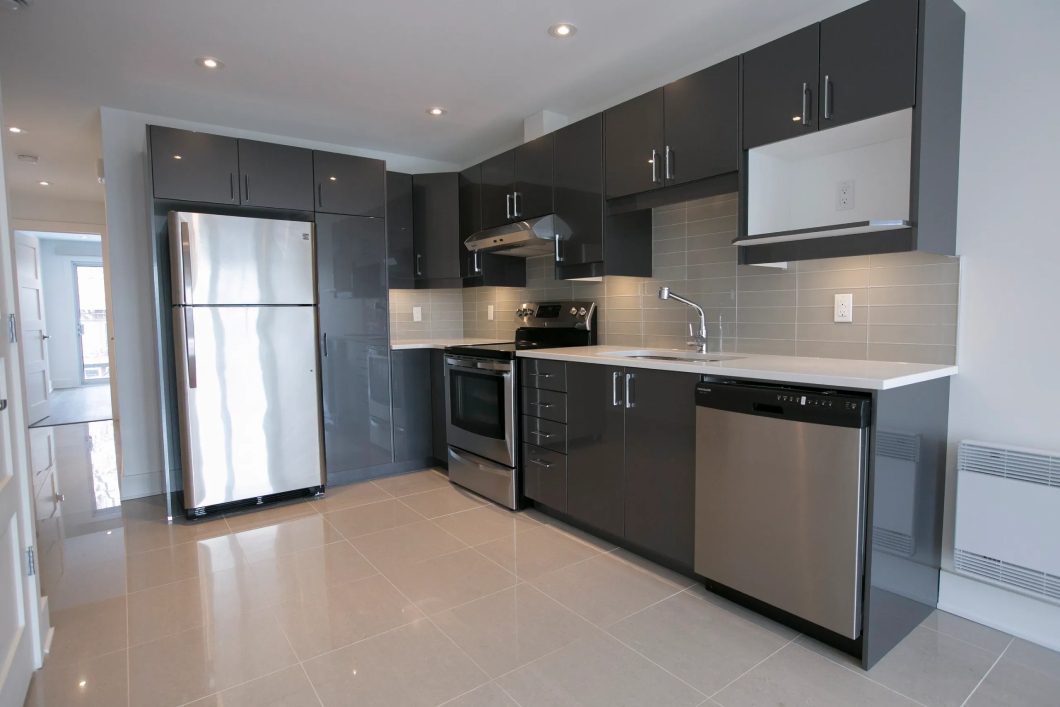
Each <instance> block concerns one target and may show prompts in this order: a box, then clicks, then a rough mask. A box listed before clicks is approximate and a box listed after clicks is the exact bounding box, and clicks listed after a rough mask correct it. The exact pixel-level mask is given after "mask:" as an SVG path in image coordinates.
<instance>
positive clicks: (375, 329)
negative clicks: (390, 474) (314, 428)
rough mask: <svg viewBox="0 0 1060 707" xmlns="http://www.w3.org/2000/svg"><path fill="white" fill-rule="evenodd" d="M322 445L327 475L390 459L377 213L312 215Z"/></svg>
mask: <svg viewBox="0 0 1060 707" xmlns="http://www.w3.org/2000/svg"><path fill="white" fill-rule="evenodd" d="M316 238H317V290H318V295H319V299H320V308H319V317H320V336H321V341H320V352H321V385H322V386H323V399H324V450H325V460H326V463H327V468H328V475H329V477H333V476H334V475H336V474H341V473H343V472H348V471H352V470H355V469H361V468H365V467H371V466H377V465H380V464H386V463H389V462H390V461H392V459H393V454H392V441H391V407H390V406H391V398H390V338H389V335H388V292H387V273H386V232H385V227H384V222H383V219H378V218H365V217H360V216H343V215H335V214H318V215H317V218H316Z"/></svg>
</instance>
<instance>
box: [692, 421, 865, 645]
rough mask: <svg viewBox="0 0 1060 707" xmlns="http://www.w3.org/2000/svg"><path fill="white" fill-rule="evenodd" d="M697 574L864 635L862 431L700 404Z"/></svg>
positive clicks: (816, 620)
mask: <svg viewBox="0 0 1060 707" xmlns="http://www.w3.org/2000/svg"><path fill="white" fill-rule="evenodd" d="M696 432H697V437H696V536H695V570H696V572H697V573H699V574H701V575H703V576H704V577H707V578H708V579H711V580H714V581H716V582H719V583H721V584H724V585H726V586H728V587H731V588H732V589H735V590H737V591H740V592H743V593H744V594H747V595H749V596H752V597H754V598H756V599H759V600H761V601H764V602H766V603H767V604H771V605H773V606H775V607H778V608H780V609H783V610H784V611H787V612H789V613H792V614H795V615H796V616H799V617H802V618H804V619H807V620H809V621H812V622H814V623H816V624H818V625H820V626H823V627H825V628H828V629H830V630H832V631H834V632H836V633H838V634H841V635H843V636H846V637H848V638H856V637H857V636H858V635H860V627H861V595H862V587H861V563H862V552H863V549H862V533H863V529H862V526H863V521H862V513H863V509H862V496H863V485H864V469H865V464H864V460H865V443H866V442H865V439H866V430H865V429H864V428H860V429H859V428H849V427H838V426H831V425H824V424H816V423H808V422H798V421H791V420H783V419H776V418H772V417H764V416H758V415H751V414H744V413H737V412H731V411H723V410H717V409H713V408H708V407H698V408H697V411H696Z"/></svg>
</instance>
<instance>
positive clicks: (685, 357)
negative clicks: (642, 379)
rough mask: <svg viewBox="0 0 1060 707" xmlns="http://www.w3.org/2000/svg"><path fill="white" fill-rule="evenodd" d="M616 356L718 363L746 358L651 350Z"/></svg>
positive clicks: (650, 359) (622, 353) (718, 354)
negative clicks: (655, 351) (653, 351)
mask: <svg viewBox="0 0 1060 707" xmlns="http://www.w3.org/2000/svg"><path fill="white" fill-rule="evenodd" d="M612 355H614V356H621V357H622V358H636V359H644V360H649V361H687V362H689V363H717V362H718V361H732V360H735V359H740V358H745V357H744V356H733V355H731V354H722V353H715V354H710V353H707V354H701V353H693V352H691V351H690V352H688V353H684V352H683V351H675V352H673V353H652V352H649V351H619V352H617V353H615V354H612Z"/></svg>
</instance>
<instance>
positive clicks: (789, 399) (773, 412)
mask: <svg viewBox="0 0 1060 707" xmlns="http://www.w3.org/2000/svg"><path fill="white" fill-rule="evenodd" d="M696 404H697V405H700V406H703V407H712V408H716V409H719V410H729V411H731V412H743V413H747V414H750V415H762V416H765V417H776V418H781V419H790V420H798V421H802V422H817V423H820V424H824V425H839V426H842V427H867V426H868V424H869V419H870V413H871V410H872V399H871V397H870V396H869V395H859V394H857V393H849V392H839V391H835V390H827V389H821V388H796V387H788V386H770V385H758V384H754V383H742V382H733V381H703V382H701V383H699V384H698V385H697V386H696Z"/></svg>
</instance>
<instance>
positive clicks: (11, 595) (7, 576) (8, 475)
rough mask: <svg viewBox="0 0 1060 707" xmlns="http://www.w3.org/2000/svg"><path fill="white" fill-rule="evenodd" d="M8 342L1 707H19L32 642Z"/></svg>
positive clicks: (1, 510)
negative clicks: (12, 428)
mask: <svg viewBox="0 0 1060 707" xmlns="http://www.w3.org/2000/svg"><path fill="white" fill-rule="evenodd" d="M6 354H7V343H6V341H5V342H3V344H0V401H3V402H0V407H3V408H4V409H3V410H2V411H0V707H19V706H20V705H21V704H22V702H23V701H24V700H25V698H26V690H27V689H28V688H29V681H30V678H31V677H32V675H33V663H34V657H33V640H32V637H31V634H30V631H31V630H32V620H31V616H32V613H31V612H32V609H31V606H32V604H31V602H29V601H27V594H28V591H29V585H28V583H27V582H26V581H25V574H26V564H25V562H26V554H25V551H24V550H23V548H24V547H26V546H27V545H29V544H30V543H26V542H25V541H24V540H23V537H22V536H23V532H24V529H25V528H26V524H25V518H23V514H24V513H25V510H24V506H23V499H22V495H23V492H22V490H21V489H20V483H21V480H20V478H19V476H18V475H17V474H15V455H14V454H13V449H12V445H11V442H12V439H11V424H10V419H9V416H10V408H9V405H8V386H7V374H6V364H7V361H6Z"/></svg>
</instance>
